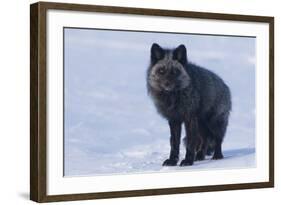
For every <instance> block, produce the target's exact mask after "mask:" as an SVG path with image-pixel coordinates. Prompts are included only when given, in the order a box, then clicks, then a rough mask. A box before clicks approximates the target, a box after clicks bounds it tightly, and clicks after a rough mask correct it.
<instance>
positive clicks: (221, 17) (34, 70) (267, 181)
mask: <svg viewBox="0 0 281 205" xmlns="http://www.w3.org/2000/svg"><path fill="white" fill-rule="evenodd" d="M53 11H54V13H55V15H52V14H50V13H51V12H53ZM59 12H62V13H63V15H59V14H58V15H56V13H59ZM68 13H69V15H70V16H71V15H73V14H74V13H75V15H78V16H79V15H80V16H83V15H84V17H83V18H84V20H85V19H89V21H91V20H92V19H91V18H92V17H90V16H91V14H101V19H102V18H105V21H108V22H110V19H109V20H108V19H106V18H107V16H111V17H112V15H113V16H114V15H118V16H120V18H129V17H130V18H131V17H132V18H148V20H149V18H156V19H160V20H159V22H160V21H162V22H163V24H160V26H159V27H158V28H155V29H154V30H153V29H152V30H151V28H152V27H150V29H148V30H149V31H151V32H158V31H161V32H166V30H168V28H167V27H166V28H165V25H167V23H168V22H169V18H171V19H172V20H173V19H174V20H175V21H178V22H179V25H180V24H182V22H184V21H187V20H188V19H191V20H194V21H197V20H201V21H203V23H204V21H205V23H206V27H207V28H208V29H210V32H209V34H210V35H211V34H212V35H218V34H219V33H220V30H218V31H216V28H213V29H211V27H210V26H208V24H210V23H212V21H215V22H217V21H218V22H222V23H224V25H225V26H226V25H227V24H228V23H231V22H232V23H234V24H235V23H236V24H241V25H242V24H243V23H245V24H247V25H251V26H252V27H251V28H254V27H258V25H262V28H263V29H264V33H265V34H264V39H263V40H264V42H265V43H264V44H262V43H261V45H266V46H268V47H265V51H264V52H265V53H261V55H259V57H262V58H265V64H264V65H266V67H259V70H260V71H258V72H264V73H265V75H259V76H260V78H261V79H263V77H266V76H268V78H266V79H264V80H265V85H261V86H259V87H258V86H257V87H256V92H257V93H262V94H259V95H261V96H260V97H261V98H264V99H266V100H267V101H266V103H265V104H266V106H265V105H260V108H261V110H262V111H259V112H260V113H262V115H263V116H265V118H264V119H266V120H263V119H260V118H258V117H257V120H260V122H261V123H262V124H264V125H265V126H266V127H265V128H264V130H265V131H263V132H261V134H262V136H263V138H264V139H266V143H265V145H259V146H264V150H265V151H264V153H263V152H261V153H260V154H259V153H257V155H256V156H257V159H256V160H257V164H258V165H259V157H261V158H262V154H264V156H266V157H264V162H265V163H264V164H263V166H262V168H261V171H257V172H255V173H257V175H258V173H260V172H263V173H264V174H263V175H262V174H261V175H262V177H261V178H260V179H256V180H255V179H252V181H250V182H247V181H245V182H244V181H243V180H242V179H241V180H240V181H239V180H238V181H239V182H238V183H235V182H234V183H223V182H221V181H218V183H209V184H206V185H205V184H203V185H202V184H199V185H198V184H197V185H196V183H195V184H194V185H184V184H179V185H178V186H177V185H175V184H172V185H167V184H164V185H163V186H160V185H159V186H158V185H155V187H153V186H152V185H151V188H149V187H150V185H145V186H144V188H142V186H143V185H142V183H139V184H137V185H135V186H133V185H132V184H130V183H132V180H134V179H135V178H134V177H135V175H134V174H130V175H128V176H127V175H123V177H124V178H122V180H123V179H125V177H128V179H127V181H126V180H125V181H123V183H124V186H123V188H122V187H121V188H120V189H118V188H116V189H115V188H114V189H113V188H112V190H111V189H110V188H108V187H110V185H108V187H107V188H104V189H101V190H97V191H87V190H95V189H94V188H95V183H94V182H87V183H86V185H87V186H88V185H89V186H88V188H87V190H86V189H83V190H82V187H79V185H80V186H82V184H83V183H84V185H85V182H79V180H80V178H83V177H73V178H74V180H73V181H76V182H75V184H74V182H73V181H71V180H70V179H69V178H67V179H66V180H65V181H63V177H64V174H63V173H55V172H56V171H57V170H54V169H53V168H54V167H57V164H56V163H55V162H54V165H51V163H52V159H54V158H56V154H57V153H60V155H59V156H62V157H63V149H64V147H63V146H61V145H63V141H62V140H63V132H64V131H62V132H57V131H56V130H55V131H52V129H53V130H54V127H52V123H51V121H52V119H51V118H52V115H50V112H53V111H54V110H55V111H54V112H63V111H64V107H63V106H62V110H60V109H56V108H53V107H52V106H50V105H51V104H52V99H54V98H53V97H51V95H52V92H53V93H54V92H55V91H54V90H60V89H61V88H62V90H60V91H58V93H55V96H61V95H63V92H64V90H63V89H64V87H63V83H62V84H60V85H61V87H60V86H58V87H57V84H56V83H55V80H54V81H53V80H52V79H53V78H56V77H55V76H56V72H53V71H51V72H50V69H49V68H50V67H49V66H52V65H53V64H52V58H50V56H52V55H54V54H52V52H53V51H54V49H53V50H52V48H54V47H52V45H57V46H58V48H59V49H62V50H63V45H62V44H61V41H57V40H56V36H55V35H53V33H52V32H51V31H52V29H53V28H52V29H51V26H52V24H53V23H54V22H58V23H57V24H56V25H55V26H54V27H56V29H58V30H56V31H59V33H58V32H57V34H58V36H60V38H61V39H63V32H64V29H62V27H59V25H60V26H61V25H63V28H64V27H69V28H71V27H72V26H71V23H69V25H64V23H65V22H67V21H72V22H73V24H74V27H78V26H77V25H79V21H80V23H81V22H82V21H81V19H76V20H74V19H75V18H74V17H73V18H72V17H70V16H67V14H68ZM62 16H65V17H62ZM75 17H76V16H75ZM63 18H65V19H66V20H65V19H63ZM93 18H95V17H93ZM119 20H120V19H119ZM134 21H138V20H137V19H134ZM144 21H145V20H144ZM157 21H158V20H157ZM83 22H85V23H84V24H83V25H82V26H81V28H87V26H86V24H87V23H86V21H83ZM91 22H93V21H91ZM99 22H100V23H99V25H102V24H103V22H102V21H99ZM165 22H166V23H165ZM122 23H123V22H122V21H119V22H118V24H120V25H119V26H120V28H119V30H121V31H122V30H136V31H138V29H134V28H131V27H130V25H132V24H130V23H128V24H127V25H125V26H123V27H122ZM105 24H106V23H105ZM152 24H153V23H152ZM108 25H109V26H108V27H109V28H108V29H117V30H118V28H116V27H115V26H114V24H110V23H108ZM110 25H112V27H113V28H111V27H110ZM161 25H162V27H161ZM247 25H246V26H245V27H243V26H242V29H241V34H239V32H238V34H236V33H235V34H233V35H235V36H236V35H237V36H239V35H242V36H243V35H244V34H243V32H244V31H245V30H244V31H243V28H244V29H247V28H248V27H247ZM169 26H172V25H171V24H169ZM238 26H239V25H238ZM253 30H254V29H253ZM216 32H218V33H216ZM245 32H246V31H245ZM249 32H250V31H249ZM251 32H252V31H251ZM54 33H55V32H54ZM191 33H193V32H191ZM195 33H197V32H195ZM198 33H200V32H198ZM246 33H247V32H246ZM193 34H194V33H193ZM228 35H229V36H231V35H232V34H231V33H230V34H228ZM245 36H247V34H246V35H245ZM260 38H262V37H260ZM260 48H261V47H259V46H257V48H256V49H257V50H259V49H260ZM48 49H49V50H48ZM54 53H55V52H54ZM257 53H258V51H257ZM263 54H264V55H263ZM148 55H149V54H148ZM57 56H59V58H60V60H61V61H60V62H61V63H58V64H57V65H59V66H60V68H63V66H64V63H65V62H64V61H65V59H64V57H63V58H61V56H60V55H57ZM64 69H65V68H64ZM52 73H53V74H52ZM62 74H63V72H62ZM59 77H61V76H59ZM59 77H58V78H59ZM62 82H63V81H62ZM256 85H257V84H256ZM262 86H263V87H262ZM260 88H263V89H261V90H259V89H260ZM258 90H259V92H258ZM59 98H60V99H63V97H59ZM257 99H258V98H256V101H257ZM55 104H56V103H55ZM263 108H264V109H265V111H264V110H263ZM52 109H54V110H53V111H52ZM257 109H259V107H257ZM50 120H51V121H50ZM60 123H62V124H63V122H60ZM60 123H59V124H60ZM62 126H64V124H63V125H62ZM55 128H56V127H55ZM56 133H60V139H62V140H61V141H60V142H62V144H61V143H60V144H56V141H55V140H53V138H51V136H55V135H56ZM256 133H257V134H258V132H256ZM263 133H266V136H264V135H263ZM55 137H56V136H55ZM257 144H260V143H259V140H258V139H257ZM51 145H52V146H51ZM56 149H57V150H58V152H57V151H55V150H56ZM262 149H263V148H261V149H257V152H260V150H262ZM53 155H55V156H53ZM62 160H63V158H62ZM261 164H262V163H261ZM258 165H257V167H258ZM61 167H63V165H61ZM62 169H63V168H59V170H62ZM244 171H245V170H244ZM204 172H206V170H204ZM181 173H182V174H185V172H181ZM181 173H180V174H181ZM249 173H250V172H249ZM180 174H178V175H180ZM157 175H158V174H157V173H154V177H155V179H157V180H158V181H159V180H161V176H159V177H157ZM53 176H55V177H54V178H56V177H57V176H60V177H61V179H57V180H58V181H57V182H56V183H57V184H55V183H53V182H52V183H51V182H50V181H51V180H52V177H53ZM137 176H138V177H140V176H141V174H140V173H138V174H137ZM214 176H215V175H214ZM245 177H246V175H245ZM73 178H72V179H73ZM98 178H100V179H101V181H99V179H98ZM106 178H108V179H109V178H110V180H112V181H113V182H112V187H114V186H115V185H114V183H115V182H114V180H115V179H114V178H116V177H115V176H114V175H111V176H108V175H105V176H96V178H95V179H96V180H97V181H98V182H97V184H101V183H103V182H104V183H106V182H105V181H106ZM241 181H242V182H241ZM60 183H61V184H60ZM63 183H64V184H63ZM91 183H92V184H91ZM117 183H120V181H118V180H117V179H116V184H117ZM54 186H56V189H54V191H50V188H52V187H54ZM66 186H68V187H74V186H75V187H76V189H75V190H79V189H81V190H82V191H81V192H80V191H77V192H76V191H75V190H74V189H70V190H69V191H64V190H63V189H64V188H65V187H66ZM124 187H125V188H124ZM130 187H133V188H130ZM267 187H274V17H268V16H250V15H237V14H220V13H206V12H194V11H192V12H191V11H175V10H158V9H144V8H129V7H111V6H98V5H84V4H66V3H49V2H38V3H35V4H32V5H31V6H30V199H31V200H33V201H36V202H53V201H69V200H86V199H102V198H115V197H134V196H149V195H162V194H181V193H193V192H209V191H223V190H237V189H253V188H267ZM59 189H61V190H60V191H58V190H59ZM50 193H51V194H50Z"/></svg>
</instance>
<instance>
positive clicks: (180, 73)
mask: <svg viewBox="0 0 281 205" xmlns="http://www.w3.org/2000/svg"><path fill="white" fill-rule="evenodd" d="M150 60H151V64H150V67H149V69H148V75H147V81H148V82H147V83H148V85H149V86H150V87H151V88H152V89H154V90H156V91H163V92H172V91H178V90H181V89H184V88H186V87H188V85H189V84H190V76H189V75H188V73H187V71H186V69H185V68H186V66H187V63H188V61H187V55H186V48H185V46H184V45H179V46H178V47H177V48H175V49H163V48H162V47H160V46H159V45H158V44H156V43H154V44H153V45H152V46H151V53H150Z"/></svg>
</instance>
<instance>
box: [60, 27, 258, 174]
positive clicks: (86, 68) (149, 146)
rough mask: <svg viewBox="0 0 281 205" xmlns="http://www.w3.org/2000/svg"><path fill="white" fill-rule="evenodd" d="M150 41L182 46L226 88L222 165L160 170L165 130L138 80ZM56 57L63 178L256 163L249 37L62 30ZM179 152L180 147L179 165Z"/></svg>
mask: <svg viewBox="0 0 281 205" xmlns="http://www.w3.org/2000/svg"><path fill="white" fill-rule="evenodd" d="M154 42H157V43H159V44H160V45H161V46H164V47H170V48H173V47H176V46H178V45H179V44H185V45H186V47H187V53H188V58H189V60H190V61H192V62H194V63H196V64H198V65H201V66H203V67H206V68H208V69H210V70H212V71H213V72H215V73H217V74H218V75H219V76H221V77H222V78H223V79H224V80H225V82H226V83H227V84H228V85H229V87H230V89H231V92H232V101H233V109H232V113H231V117H230V122H229V126H228V130H227V133H226V136H225V140H224V143H223V154H224V156H225V158H224V159H222V160H211V159H210V157H208V158H207V159H206V160H204V161H200V162H195V163H194V165H193V166H189V167H179V166H177V167H162V162H163V161H164V160H165V159H166V158H167V157H168V155H169V151H170V145H169V127H168V124H167V122H166V120H164V119H162V118H161V117H160V116H159V115H158V114H157V112H156V109H155V107H154V105H153V103H152V100H151V99H150V98H149V96H148V95H147V91H146V81H145V73H146V69H147V66H148V64H149V57H150V47H151V45H152V43H154ZM64 55H65V68H64V83H65V96H64V103H65V104H64V106H65V108H64V109H65V113H64V123H65V126H64V128H65V132H64V133H65V136H64V146H65V149H64V150H65V153H64V157H65V158H64V175H65V176H77V175H100V174H121V173H143V172H155V171H164V172H166V171H171V170H172V171H174V170H196V169H200V170H202V169H234V168H247V167H254V166H255V165H256V162H255V60H256V59H255V38H249V37H226V36H209V35H187V34H167V33H149V32H125V31H103V30H93V29H70V28H68V29H65V51H64ZM182 135H183V136H184V133H183V134H182ZM184 154H185V153H184V147H183V146H182V145H181V159H183V156H184Z"/></svg>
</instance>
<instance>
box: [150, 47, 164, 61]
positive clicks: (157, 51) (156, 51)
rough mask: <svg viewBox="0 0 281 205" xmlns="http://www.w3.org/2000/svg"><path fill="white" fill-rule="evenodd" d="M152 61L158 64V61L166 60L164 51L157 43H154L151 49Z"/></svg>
mask: <svg viewBox="0 0 281 205" xmlns="http://www.w3.org/2000/svg"><path fill="white" fill-rule="evenodd" d="M150 52H151V61H152V62H153V63H156V62H157V61H159V60H161V59H162V58H164V50H163V48H161V47H160V46H159V45H158V44H157V43H153V44H152V46H151V49H150Z"/></svg>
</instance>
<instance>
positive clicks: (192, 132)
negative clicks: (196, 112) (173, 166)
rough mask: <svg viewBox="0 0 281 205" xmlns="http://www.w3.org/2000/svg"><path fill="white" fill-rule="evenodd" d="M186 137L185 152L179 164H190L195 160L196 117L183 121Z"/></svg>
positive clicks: (196, 141)
mask: <svg viewBox="0 0 281 205" xmlns="http://www.w3.org/2000/svg"><path fill="white" fill-rule="evenodd" d="M184 125H185V130H186V134H187V137H186V138H185V140H186V142H185V145H186V154H185V159H183V160H182V161H181V163H180V166H191V165H193V163H194V160H195V151H196V146H197V144H198V131H199V130H198V120H197V118H192V119H191V120H186V121H185V122H184Z"/></svg>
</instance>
